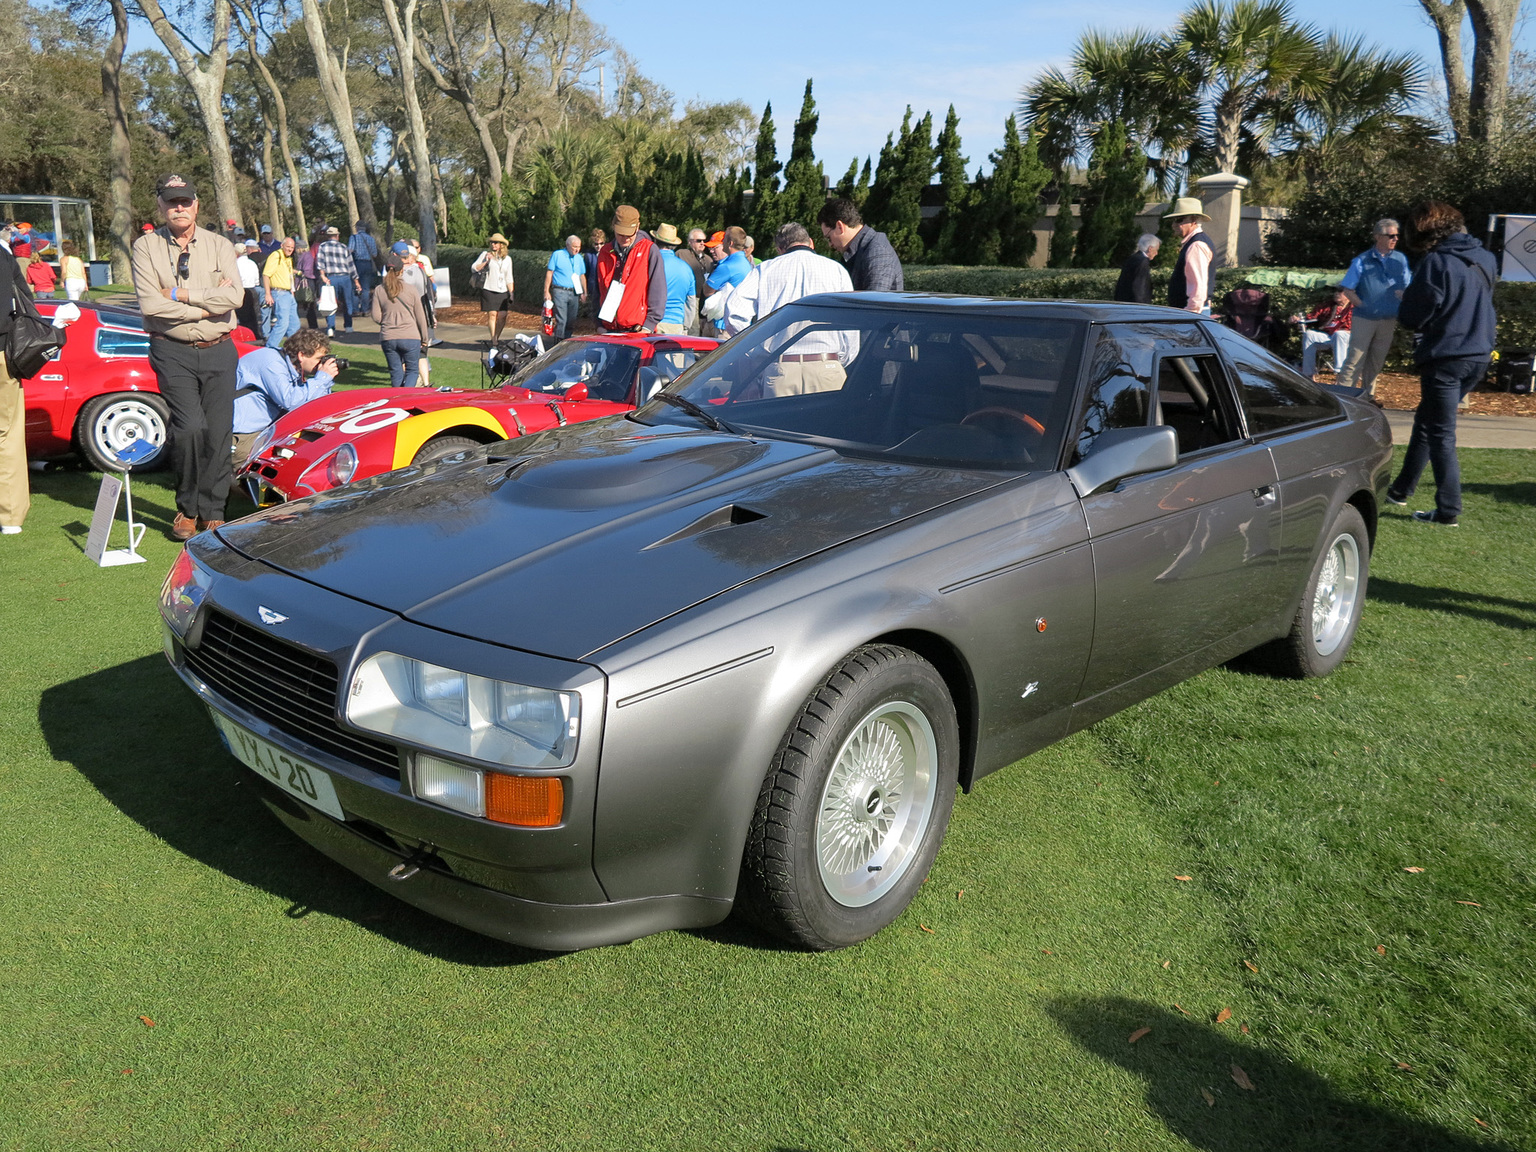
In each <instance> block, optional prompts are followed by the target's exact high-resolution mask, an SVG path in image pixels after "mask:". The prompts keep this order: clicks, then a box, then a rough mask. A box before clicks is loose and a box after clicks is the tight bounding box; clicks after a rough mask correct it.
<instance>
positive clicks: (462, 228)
mask: <svg viewBox="0 0 1536 1152" xmlns="http://www.w3.org/2000/svg"><path fill="white" fill-rule="evenodd" d="M444 232H445V233H446V239H447V241H448V243H450V244H465V245H469V246H473V245H475V244H478V243H480V237H478V236H476V235H475V220H474V217H472V216H471V215H470V214H469V205H468V204H466V203H464V189H463V186H462V185H461V184H460V183H459V178H458V177H457V176H455V177H454V178H453V180H452V181H451V182H450V183H449V185H448V226H447V228H445V229H444Z"/></svg>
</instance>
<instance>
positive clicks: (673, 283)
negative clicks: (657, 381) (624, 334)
mask: <svg viewBox="0 0 1536 1152" xmlns="http://www.w3.org/2000/svg"><path fill="white" fill-rule="evenodd" d="M652 236H653V237H654V238H655V240H656V246H657V247H658V248H660V249H661V270H662V271H663V272H664V273H665V274H666V277H667V310H666V311H665V312H664V313H662V317H661V323H660V324H658V325H656V331H657V332H667V333H670V334H672V335H674V336H682V335H684V334H685V333H687V332H688V330H689V327H690V325H691V321H692V320H693V319H695V318H696V317H697V316H698V286H697V282H696V280H695V279H694V275H693V269H692V268H690V267H689V266H688V265H687V264H686V263H685V262H684V261H683V259H682V257H680V256H679V255H678V254H677V250H678V248H679V247H680V246H681V245H682V243H683V238H682V237H681V236H679V235H678V234H677V229H676V228H674V227H673V226H672V225H670V224H662V225H659V226H658V227H657V229H656V231H655V232H654V233H652ZM689 305H692V306H693V307H692V308H691V309H690V308H689ZM690 313H691V314H690Z"/></svg>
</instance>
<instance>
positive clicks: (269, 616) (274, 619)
mask: <svg viewBox="0 0 1536 1152" xmlns="http://www.w3.org/2000/svg"><path fill="white" fill-rule="evenodd" d="M256 615H258V616H260V617H261V622H262V623H263V624H281V623H282V622H283V621H284V620H286V619H288V617H286V616H284V615H283V614H282V613H281V612H274V611H272V609H270V608H268V607H267V606H266V605H265V604H258V605H257V606H256Z"/></svg>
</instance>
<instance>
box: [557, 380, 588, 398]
mask: <svg viewBox="0 0 1536 1152" xmlns="http://www.w3.org/2000/svg"><path fill="white" fill-rule="evenodd" d="M586 398H587V386H586V385H585V384H583V383H581V382H580V381H578V382H577V383H575V384H572V385H571V386H570V387H569V388H567V389H566V390H565V395H564V396H562V397H561V399H562V400H571V401H576V400H585V399H586Z"/></svg>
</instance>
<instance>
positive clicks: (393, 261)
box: [384, 241, 405, 269]
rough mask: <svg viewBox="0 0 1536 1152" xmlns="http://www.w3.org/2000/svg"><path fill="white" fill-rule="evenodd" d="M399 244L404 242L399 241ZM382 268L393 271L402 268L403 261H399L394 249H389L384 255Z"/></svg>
mask: <svg viewBox="0 0 1536 1152" xmlns="http://www.w3.org/2000/svg"><path fill="white" fill-rule="evenodd" d="M401 243H404V241H401ZM384 267H386V268H394V269H400V268H404V267H405V261H404V260H402V259H400V253H398V252H396V251H395V250H394V249H390V250H389V251H388V252H386V253H385V254H384Z"/></svg>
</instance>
